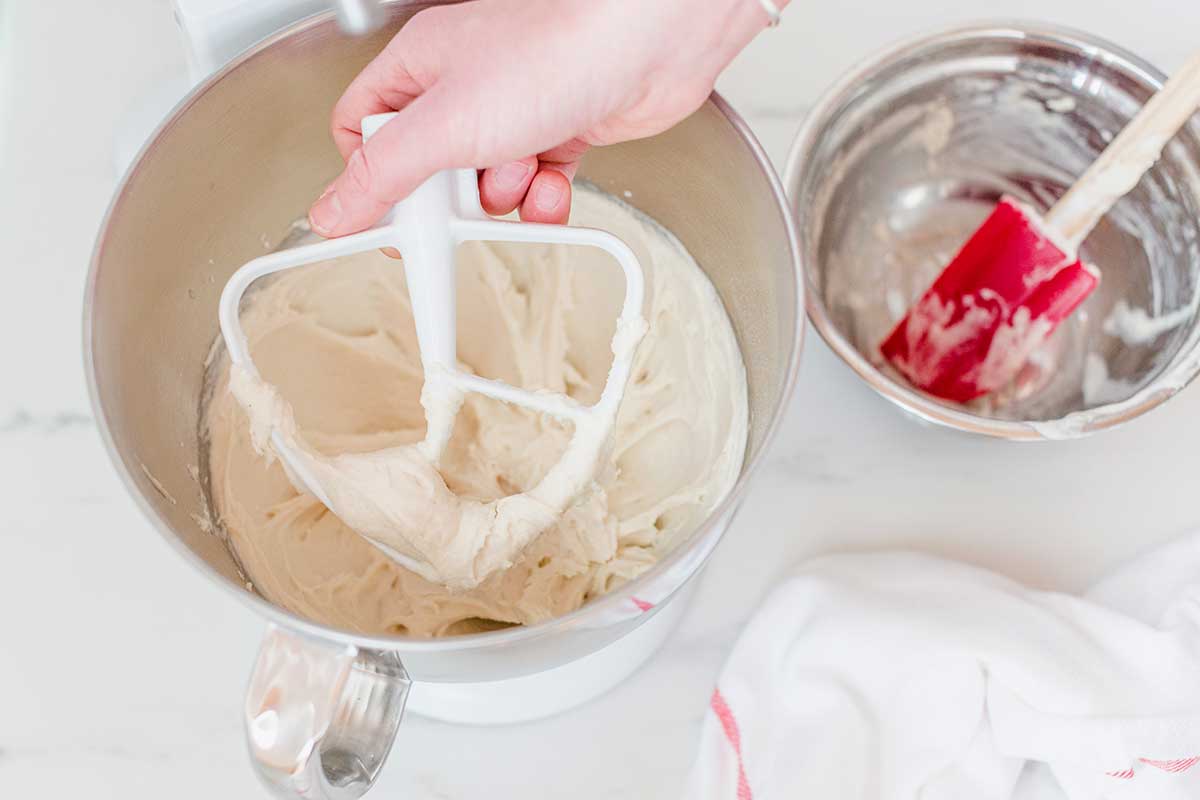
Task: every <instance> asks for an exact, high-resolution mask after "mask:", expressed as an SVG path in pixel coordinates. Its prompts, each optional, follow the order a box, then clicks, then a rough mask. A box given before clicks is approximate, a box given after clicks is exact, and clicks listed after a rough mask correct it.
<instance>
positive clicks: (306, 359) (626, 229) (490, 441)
mask: <svg viewBox="0 0 1200 800" xmlns="http://www.w3.org/2000/svg"><path fill="white" fill-rule="evenodd" d="M572 224H583V225H588V226H590V227H597V228H601V229H604V230H607V231H609V232H612V233H615V234H616V235H618V236H619V237H620V238H621V239H622V240H623V241H625V242H627V243H629V244H630V246H631V247H632V248H633V249H634V251H635V253H636V254H637V255H638V258H639V260H640V261H641V263H642V265H643V269H644V270H645V272H646V278H647V286H648V292H647V295H648V299H647V304H646V310H645V313H646V317H647V320H648V322H649V331H648V332H647V334H646V336H645V338H644V339H643V341H642V343H641V346H640V347H639V349H638V352H637V358H636V360H635V361H634V369H633V372H632V375H633V377H632V380H631V382H630V384H629V386H628V387H627V388H626V391H625V396H624V400H623V402H622V404H621V410H620V414H619V415H618V418H617V425H616V429H615V431H614V434H613V446H612V452H611V455H610V456H609V457H608V458H606V459H605V461H604V464H603V466H602V468H601V471H600V472H601V474H599V475H597V476H596V477H595V480H594V481H592V482H591V488H590V489H588V490H587V491H586V492H585V493H584V494H583V495H582V496H581V497H580V498H579V499H578V500H577V502H575V503H574V504H572V505H571V507H569V508H568V509H567V511H566V513H564V514H563V515H562V516H561V517H560V518H559V519H558V521H557V522H556V523H554V524H553V525H551V526H550V527H549V528H548V529H546V530H545V531H542V532H540V533H539V534H538V535H537V537H536V538H535V539H534V540H533V541H532V543H530V544H529V545H528V546H527V547H526V548H525V549H524V552H522V553H521V554H520V555H519V557H518V558H516V559H515V560H513V561H505V562H502V563H496V564H493V563H491V559H490V558H489V561H488V562H487V563H486V567H487V568H488V569H489V570H491V571H490V572H489V573H488V577H486V578H485V580H484V581H483V582H482V583H481V584H479V585H472V586H470V587H453V586H451V587H447V586H444V585H442V584H441V583H440V582H439V581H437V580H436V579H426V578H425V577H423V576H421V575H418V574H416V573H414V572H411V571H410V570H408V569H405V568H404V567H401V566H400V565H398V564H396V563H394V562H393V561H392V560H391V559H389V558H388V557H387V556H386V555H384V553H383V552H381V551H379V550H378V549H377V548H375V547H373V546H372V545H371V544H370V542H369V540H367V539H365V538H363V537H361V536H359V535H357V534H356V533H355V532H354V531H353V530H352V529H351V527H350V526H348V525H347V524H346V523H345V522H344V521H343V520H341V519H339V518H338V517H337V516H335V515H334V514H331V513H329V511H327V510H326V508H325V507H324V506H323V505H322V504H321V503H320V502H319V501H317V500H316V499H315V498H314V497H312V496H311V495H308V494H306V493H304V492H301V491H297V490H296V489H295V488H294V487H293V486H292V484H291V483H290V482H289V481H288V480H287V477H286V475H285V472H284V469H283V465H282V464H281V463H278V462H277V461H276V462H274V463H270V462H271V461H272V459H270V458H269V456H270V455H271V454H270V453H269V452H267V453H266V454H263V453H261V450H262V447H263V444H262V440H263V439H265V434H262V433H259V434H258V435H257V436H256V435H255V431H254V425H253V424H252V423H251V421H250V420H249V419H248V418H247V413H246V412H245V411H244V409H243V407H242V405H240V404H239V403H238V402H237V401H236V400H235V393H234V392H231V391H230V383H231V373H230V367H229V364H228V362H227V359H225V358H224V357H222V358H219V359H217V360H216V361H215V362H214V364H213V368H212V370H211V377H210V381H212V382H214V383H215V386H213V387H212V388H211V391H209V392H208V393H207V396H208V397H209V398H210V399H209V401H208V404H207V406H206V408H205V413H204V418H203V422H202V426H203V427H202V430H203V433H204V438H205V439H206V440H207V442H208V459H207V464H208V469H209V474H208V477H209V481H210V484H209V485H210V487H211V494H212V501H213V504H214V506H215V510H216V512H217V520H218V527H219V528H220V531H221V532H222V534H223V535H225V536H227V538H228V540H229V543H230V546H231V548H232V549H233V552H234V554H235V556H236V557H237V558H238V561H239V563H240V565H241V567H242V569H243V570H244V571H245V573H246V576H247V578H248V579H249V580H250V581H251V582H252V584H253V586H254V587H255V588H256V590H257V591H259V592H260V593H262V594H263V595H264V596H266V597H267V598H268V599H270V600H272V601H273V602H276V603H278V604H279V605H282V606H283V607H285V608H288V609H289V610H292V611H294V612H296V613H298V614H302V615H304V616H306V617H308V618H310V619H315V620H317V621H320V622H324V623H326V624H329V625H334V626H337V627H342V628H347V629H349V630H353V631H357V632H361V633H374V634H388V633H393V634H401V635H410V636H418V637H427V636H440V635H451V634H462V633H475V632H479V631H486V630H494V629H497V628H502V627H505V626H508V625H514V624H529V623H535V622H540V621H543V620H547V619H550V618H552V617H554V616H557V615H561V614H564V613H567V612H570V611H574V610H575V609H577V608H579V607H581V606H582V605H583V604H584V603H586V602H587V601H588V600H590V599H593V598H596V597H599V596H601V595H602V594H604V593H606V592H608V591H609V590H610V589H612V588H614V587H615V586H618V585H620V584H621V583H624V582H626V581H628V580H630V579H632V578H635V577H637V576H638V575H639V574H641V573H642V572H644V571H645V570H646V569H647V568H648V567H650V566H651V565H652V564H653V563H654V562H655V561H657V560H658V558H659V557H660V556H661V554H662V553H664V552H666V551H667V550H668V549H669V548H670V547H671V546H672V544H673V543H674V542H676V541H679V540H680V539H681V538H683V537H686V535H687V534H689V533H690V532H691V531H692V530H693V529H694V528H695V527H696V526H697V525H699V524H700V523H702V522H703V521H704V519H705V517H706V516H707V515H708V513H709V511H710V510H711V509H712V508H714V507H715V506H716V505H717V504H718V503H719V502H720V501H721V500H722V499H723V498H724V496H725V494H726V493H728V491H729V490H730V489H731V488H732V487H733V484H734V482H735V481H736V480H737V475H738V472H739V470H740V468H741V463H742V457H743V454H744V452H745V447H746V431H747V418H746V414H747V409H746V376H745V368H744V367H743V365H742V359H741V354H740V352H739V350H738V346H737V340H736V338H735V336H734V333H733V328H732V326H731V325H730V322H729V318H728V316H727V315H726V313H725V310H724V308H723V306H722V305H721V301H720V299H719V297H718V296H717V294H716V291H715V290H714V289H713V288H712V285H711V284H710V283H708V280H707V279H706V278H705V276H704V273H703V271H701V269H700V268H699V266H697V265H696V263H695V261H694V260H693V259H692V258H691V256H690V255H689V254H688V253H687V251H686V250H684V248H683V246H682V245H681V244H680V243H679V242H678V240H676V239H675V238H674V237H672V236H671V235H670V234H669V233H668V232H666V231H665V230H662V229H661V228H659V227H658V226H657V225H655V224H654V223H653V222H652V221H650V220H648V219H646V218H644V217H643V216H641V215H639V214H638V213H637V212H636V211H635V210H634V209H632V208H631V207H630V206H628V205H626V204H625V203H623V202H621V201H619V200H617V199H616V198H613V197H611V196H610V195H604V194H601V193H600V192H598V191H596V190H595V189H590V188H583V187H581V188H578V189H577V190H576V197H575V201H574V205H573V209H572ZM606 262H610V259H609V258H608V256H607V255H605V254H604V253H602V252H601V251H598V250H595V249H593V248H569V247H565V246H562V245H539V246H521V245H512V244H501V243H477V242H473V243H470V244H468V245H465V246H464V247H463V248H462V249H461V250H460V252H459V268H458V273H459V274H458V283H459V286H458V296H459V298H460V302H459V304H460V313H459V320H460V324H459V353H460V360H461V361H462V363H463V364H464V365H465V366H466V367H467V368H468V369H470V370H471V371H473V372H474V373H476V374H479V375H482V376H484V377H488V378H495V379H500V380H504V381H507V382H509V383H510V384H513V385H520V386H524V387H525V388H529V389H535V390H537V389H545V390H548V391H554V392H563V393H566V394H567V395H569V396H570V397H572V398H573V399H575V400H577V401H579V402H580V403H582V404H584V405H589V404H591V403H594V402H595V401H596V400H597V399H598V398H599V393H600V389H601V388H602V387H603V384H604V380H605V377H606V375H607V371H608V367H609V364H610V362H611V360H612V356H611V352H610V351H609V348H608V341H609V339H610V338H611V336H612V331H613V328H614V324H615V321H616V318H617V314H618V312H619V310H620V305H621V300H622V296H623V291H624V290H623V286H622V279H621V274H620V271H619V270H618V269H617V268H616V265H615V263H606ZM242 319H243V326H244V327H245V329H246V332H247V336H248V339H249V341H250V345H251V351H252V355H253V357H254V360H255V362H256V364H257V366H258V368H259V370H260V371H261V372H262V374H263V377H264V378H265V379H266V381H267V382H268V383H270V384H274V386H275V387H277V388H278V390H279V393H280V394H281V395H282V396H283V397H284V398H285V399H286V400H287V401H288V402H290V403H291V404H292V406H293V408H294V409H295V412H296V417H297V419H298V420H299V424H300V428H301V430H300V433H301V435H302V436H303V437H304V439H305V440H306V441H307V442H308V443H309V444H310V445H311V446H313V447H314V448H315V449H317V450H318V451H319V452H320V453H322V454H323V455H325V456H336V455H338V454H344V453H360V452H367V451H370V452H381V451H383V450H384V448H396V447H402V446H404V445H411V444H413V443H414V442H417V441H420V439H421V437H422V436H423V435H424V422H425V418H424V414H423V411H422V407H421V404H420V392H421V384H422V379H423V375H422V369H421V363H420V353H419V351H418V349H417V345H416V335H415V331H414V329H413V323H412V311H411V307H410V303H409V298H408V295H407V292H406V289H405V288H404V280H403V270H402V269H401V268H400V265H399V264H398V262H396V261H394V260H391V259H388V258H386V257H385V256H383V255H381V254H379V253H367V254H362V255H359V256H354V257H351V258H347V259H339V260H338V261H336V262H331V263H327V264H317V265H313V266H311V267H308V268H305V269H303V270H300V271H296V272H289V273H284V274H282V275H280V276H277V277H276V278H275V279H274V280H273V281H271V282H270V283H269V284H267V285H265V286H263V287H262V288H260V289H259V290H258V291H256V292H255V293H253V294H252V295H251V296H249V297H248V299H247V301H246V303H245V304H244V307H243V312H242ZM267 405H268V404H266V403H259V404H255V405H252V406H251V407H252V408H258V409H259V410H260V411H261V409H262V407H265V406H267ZM568 436H569V430H568V427H567V426H565V425H563V424H560V423H558V422H557V421H555V420H550V419H547V418H545V417H542V416H541V415H538V414H536V413H534V412H531V411H529V410H528V409H522V408H517V407H513V406H509V405H506V404H504V403H501V402H498V401H495V400H491V399H489V398H485V397H482V396H479V395H469V396H468V399H467V402H466V404H465V406H464V408H463V409H462V410H461V411H460V412H459V418H458V422H457V424H456V427H455V431H454V436H453V437H452V438H451V442H450V446H449V450H448V452H447V454H446V455H445V456H444V458H443V460H442V464H441V469H440V473H441V476H442V477H443V478H444V479H445V480H446V483H447V488H448V489H449V491H450V492H452V493H453V494H455V495H457V496H458V497H460V498H465V499H468V500H474V501H479V502H490V501H497V500H500V499H501V498H503V497H507V496H511V495H514V494H516V493H518V492H523V491H528V489H529V488H530V487H531V486H533V485H535V484H536V483H537V482H538V481H539V480H540V479H541V478H542V476H543V475H545V473H546V471H547V470H548V469H549V468H550V467H551V466H552V465H553V464H554V463H555V462H556V461H557V460H558V458H559V457H560V456H561V455H562V453H563V450H564V447H565V444H566V440H567V438H568ZM393 452H404V451H393ZM437 488H438V491H434V490H432V489H431V490H430V491H429V492H427V493H424V492H418V493H417V495H416V496H415V497H407V496H405V498H404V503H405V504H407V505H410V506H414V508H413V509H412V510H411V511H409V512H407V513H410V514H411V515H412V516H413V517H414V518H417V519H420V518H421V517H422V516H423V515H424V516H425V517H427V518H428V519H430V520H431V521H430V522H429V523H428V525H435V526H436V525H437V524H438V523H437V521H436V520H437V519H438V517H437V516H436V515H433V514H431V513H430V510H429V509H428V508H427V507H426V506H431V505H433V504H434V503H436V502H438V501H439V500H440V499H441V496H442V494H444V492H441V491H440V488H441V487H440V486H439V487H437ZM418 527H420V526H418ZM426 534H427V536H428V537H429V541H430V542H431V543H433V544H431V545H430V546H436V541H437V539H436V538H435V537H439V538H447V537H448V538H449V539H451V540H452V541H448V542H447V543H446V544H445V545H442V547H443V548H444V549H446V550H448V551H449V552H450V553H453V552H455V550H456V549H461V546H463V545H464V544H465V543H462V542H460V541H458V540H459V539H461V538H462V537H461V534H459V533H458V532H457V531H456V530H454V529H446V530H440V529H439V530H430V531H428V532H426ZM497 535H498V534H495V533H493V534H491V536H497ZM465 555H466V556H467V558H468V563H472V564H479V563H480V561H481V559H482V558H483V557H484V556H486V555H487V553H486V552H484V553H477V552H474V551H473V552H470V553H467V554H465Z"/></svg>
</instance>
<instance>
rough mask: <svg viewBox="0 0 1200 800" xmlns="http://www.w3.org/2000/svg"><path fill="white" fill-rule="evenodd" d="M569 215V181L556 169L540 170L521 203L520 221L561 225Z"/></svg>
mask: <svg viewBox="0 0 1200 800" xmlns="http://www.w3.org/2000/svg"><path fill="white" fill-rule="evenodd" d="M570 214H571V181H570V179H568V178H567V176H566V175H565V174H563V172H562V171H561V170H558V169H553V168H544V169H542V170H540V171H539V172H538V174H537V175H536V176H534V179H533V181H532V183H530V185H529V191H528V192H526V193H525V199H524V200H523V201H522V203H521V219H523V220H525V221H526V222H548V223H554V224H563V223H565V222H566V221H567V217H568V216H570Z"/></svg>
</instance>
